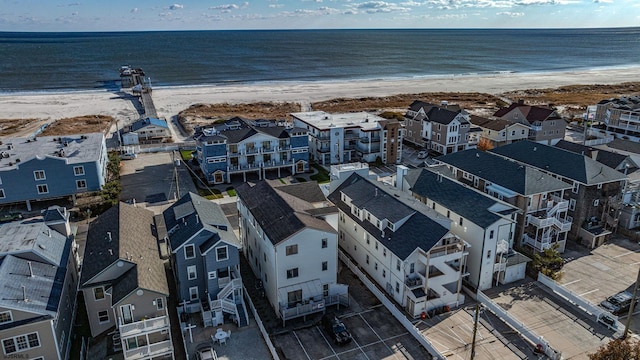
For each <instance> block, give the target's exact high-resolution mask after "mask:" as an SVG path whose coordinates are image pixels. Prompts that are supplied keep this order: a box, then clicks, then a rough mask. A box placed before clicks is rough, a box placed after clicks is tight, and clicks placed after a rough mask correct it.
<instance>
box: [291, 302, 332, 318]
mask: <svg viewBox="0 0 640 360" xmlns="http://www.w3.org/2000/svg"><path fill="white" fill-rule="evenodd" d="M325 305H326V304H325V300H324V299H321V300H318V301H314V300H307V301H303V302H299V303H297V304H296V305H295V306H287V305H285V306H282V305H281V306H280V315H281V317H282V321H286V320H290V319H294V318H297V317H300V316H305V315H310V314H314V313H317V312H321V311H324V308H325Z"/></svg>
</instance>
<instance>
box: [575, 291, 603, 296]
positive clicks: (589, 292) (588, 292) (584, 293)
mask: <svg viewBox="0 0 640 360" xmlns="http://www.w3.org/2000/svg"><path fill="white" fill-rule="evenodd" d="M598 290H600V289H593V290H589V291H587V292H583V293H582V294H578V296H580V297H582V296H585V295H587V294H591V293H592V292H596V291H598Z"/></svg>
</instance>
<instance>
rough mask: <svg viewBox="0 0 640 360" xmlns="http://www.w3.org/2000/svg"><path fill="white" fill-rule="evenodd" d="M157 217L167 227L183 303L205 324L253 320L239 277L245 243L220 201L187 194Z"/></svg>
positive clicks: (184, 307)
mask: <svg viewBox="0 0 640 360" xmlns="http://www.w3.org/2000/svg"><path fill="white" fill-rule="evenodd" d="M162 215H163V216H162V217H156V220H157V221H164V223H161V224H160V225H159V226H158V228H160V229H166V235H165V237H166V240H165V241H167V243H168V244H169V247H170V252H171V264H172V268H173V272H174V276H175V279H176V284H177V287H178V289H177V290H178V298H179V300H180V302H181V307H182V309H183V310H184V311H186V312H189V313H196V312H200V314H201V316H202V319H203V322H204V325H205V326H217V325H219V324H222V323H224V322H225V314H227V316H228V317H229V319H230V320H231V321H234V322H236V323H237V324H238V326H246V325H247V324H248V323H249V319H248V315H247V314H248V313H247V309H246V306H245V304H244V298H243V290H242V277H241V275H240V249H241V245H240V242H239V241H238V238H237V237H236V235H235V234H234V232H233V228H232V227H231V224H230V223H229V220H227V217H226V216H225V214H224V212H223V211H222V209H221V208H220V205H218V204H216V203H214V202H212V201H209V200H207V199H205V198H203V197H201V196H199V195H196V194H194V193H188V194H186V195H184V196H183V197H182V198H180V199H179V200H178V201H176V202H175V203H174V204H173V205H171V206H170V207H169V208H168V209H166V210H165V211H164V212H163V214H162Z"/></svg>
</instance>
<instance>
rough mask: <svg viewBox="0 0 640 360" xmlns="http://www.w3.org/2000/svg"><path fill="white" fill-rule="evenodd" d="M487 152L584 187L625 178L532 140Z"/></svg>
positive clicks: (584, 157)
mask: <svg viewBox="0 0 640 360" xmlns="http://www.w3.org/2000/svg"><path fill="white" fill-rule="evenodd" d="M490 151H491V152H492V153H494V154H497V155H500V156H503V157H505V158H509V159H513V160H515V161H518V162H520V163H523V164H527V165H531V166H533V167H536V168H538V169H540V170H543V171H549V172H551V173H554V174H557V175H560V176H562V177H564V178H567V179H571V180H574V181H577V182H579V183H582V184H586V185H593V184H601V183H607V182H613V181H620V180H624V179H625V178H626V177H625V175H624V174H622V173H620V172H618V171H616V170H614V169H612V168H610V167H608V166H606V165H604V164H600V163H599V162H597V161H595V160H593V159H591V158H590V157H587V156H584V155H580V154H576V153H573V152H571V151H567V150H564V149H559V148H556V147H553V146H548V145H543V144H539V143H535V142H531V141H520V142H516V143H513V144H509V145H505V146H501V147H498V148H495V149H492V150H490Z"/></svg>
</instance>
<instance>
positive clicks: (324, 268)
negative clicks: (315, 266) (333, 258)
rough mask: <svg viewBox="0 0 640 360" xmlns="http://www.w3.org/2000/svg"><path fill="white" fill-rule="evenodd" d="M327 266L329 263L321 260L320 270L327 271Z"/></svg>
mask: <svg viewBox="0 0 640 360" xmlns="http://www.w3.org/2000/svg"><path fill="white" fill-rule="evenodd" d="M328 268H329V264H328V263H327V262H326V261H323V262H322V271H327V269H328Z"/></svg>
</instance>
